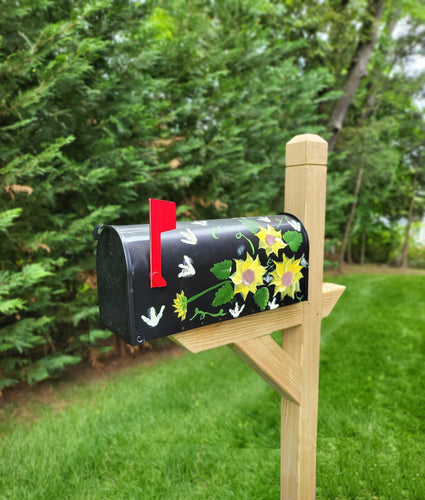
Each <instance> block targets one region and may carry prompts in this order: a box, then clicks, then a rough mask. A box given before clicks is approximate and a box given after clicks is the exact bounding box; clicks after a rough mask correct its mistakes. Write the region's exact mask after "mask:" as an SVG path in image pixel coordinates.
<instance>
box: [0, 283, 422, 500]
mask: <svg viewBox="0 0 425 500" xmlns="http://www.w3.org/2000/svg"><path fill="white" fill-rule="evenodd" d="M331 281H336V282H339V283H343V284H345V285H346V286H347V290H346V292H345V293H344V294H343V296H342V298H341V299H340V301H339V303H338V305H337V306H336V308H335V310H334V311H333V312H332V314H331V316H330V317H329V318H327V319H325V320H324V321H323V328H322V349H321V372H320V403H319V429H318V451H317V498H318V499H319V500H320V499H334V498H338V499H339V500H341V499H352V498H359V499H373V498H378V499H379V500H384V499H394V500H398V499H404V498H405V499H418V500H419V499H424V498H425V391H424V388H423V382H424V372H425V307H424V297H425V278H424V277H422V276H394V275H350V276H346V277H343V278H335V279H332V280H331ZM52 387H53V388H54V390H55V391H56V392H55V395H54V397H53V398H52V404H48V405H42V404H36V403H33V404H32V405H31V406H30V408H29V409H28V411H30V413H31V416H30V417H26V418H22V417H21V418H19V419H16V418H15V417H14V415H15V413H14V408H13V407H6V409H4V410H3V415H2V421H1V423H0V499H11V500H15V499H19V500H21V499H55V500H56V499H84V500H85V499H173V500H174V499H181V500H190V499H194V498H202V499H204V498H205V499H232V498H235V499H277V498H279V474H280V465H279V461H280V450H279V446H280V405H279V397H278V396H277V394H275V393H274V392H273V391H272V389H270V388H269V387H268V386H267V385H266V384H265V383H264V382H263V381H262V380H261V379H260V378H259V377H258V376H257V375H256V374H255V373H254V372H253V371H252V370H250V369H249V368H248V367H247V366H245V365H244V364H243V363H242V362H241V361H240V360H239V359H238V358H237V357H236V356H235V355H234V354H233V353H232V352H231V351H230V350H228V349H226V348H220V349H215V350H213V351H209V352H206V353H201V354H198V355H191V354H185V355H184V356H183V357H181V358H179V359H170V360H168V361H161V362H159V363H158V364H156V365H154V366H151V367H133V368H129V369H128V370H126V371H125V372H123V373H119V374H118V373H117V374H116V375H115V376H113V377H112V378H105V379H103V380H98V381H96V382H91V383H88V384H74V385H69V386H68V387H65V388H63V387H62V386H61V388H60V389H57V388H56V386H55V385H54V384H53V383H52Z"/></svg>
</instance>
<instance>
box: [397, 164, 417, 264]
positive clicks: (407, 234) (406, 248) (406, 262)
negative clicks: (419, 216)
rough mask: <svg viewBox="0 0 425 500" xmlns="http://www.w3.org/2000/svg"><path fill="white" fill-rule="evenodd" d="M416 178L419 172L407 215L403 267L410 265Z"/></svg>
mask: <svg viewBox="0 0 425 500" xmlns="http://www.w3.org/2000/svg"><path fill="white" fill-rule="evenodd" d="M416 178H417V174H415V176H414V178H413V190H412V197H411V198H410V205H409V213H408V216H407V224H406V232H405V234H404V243H403V250H402V252H401V264H400V267H401V268H402V269H406V268H407V266H408V259H407V254H408V251H409V238H410V230H411V228H412V222H413V207H414V205H415V198H416Z"/></svg>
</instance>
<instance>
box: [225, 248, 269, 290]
mask: <svg viewBox="0 0 425 500" xmlns="http://www.w3.org/2000/svg"><path fill="white" fill-rule="evenodd" d="M235 263H236V271H235V272H234V273H233V274H232V276H230V279H231V280H232V281H233V283H234V284H235V289H234V293H233V295H236V294H237V293H240V294H241V295H242V297H243V298H244V300H245V299H246V296H247V295H248V292H251V293H255V292H256V290H257V286H260V285H262V284H263V276H264V274H265V272H266V270H265V268H264V267H263V266H262V265H261V264H260V262H259V260H258V255H257V257H256V259H255V260H253V258H252V257H251V256H250V255H249V254H247V256H246V260H239V259H235Z"/></svg>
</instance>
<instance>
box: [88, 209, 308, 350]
mask: <svg viewBox="0 0 425 500" xmlns="http://www.w3.org/2000/svg"><path fill="white" fill-rule="evenodd" d="M161 244H162V245H161V246H162V275H163V277H164V278H165V280H166V281H167V285H166V286H165V287H163V288H151V287H150V276H149V273H150V262H149V258H150V256H149V225H137V226H104V227H103V229H102V230H101V232H100V235H99V236H98V245H97V257H96V261H97V279H98V295H99V309H100V319H101V321H102V323H103V324H104V325H105V326H106V327H107V328H109V329H110V330H112V331H113V332H115V333H117V334H118V335H120V336H121V337H122V338H123V339H124V340H126V341H127V342H129V343H130V344H132V345H136V344H140V343H142V342H143V341H144V340H150V339H155V338H159V337H165V336H167V335H172V334H175V333H179V332H181V331H183V330H190V329H193V328H198V327H201V326H205V325H209V324H212V323H217V322H220V321H225V320H230V319H233V318H237V317H241V316H244V315H248V314H253V313H259V312H261V311H264V310H267V309H275V308H277V307H281V306H285V305H289V304H293V303H296V302H299V301H303V300H307V290H308V259H309V244H308V236H307V233H306V231H305V229H304V227H303V225H302V224H301V222H300V221H299V220H298V219H297V218H296V217H294V216H292V215H289V214H282V215H272V216H268V217H247V218H240V219H218V220H209V221H195V222H191V221H189V222H178V223H177V227H176V229H175V230H172V231H167V232H164V233H163V234H162V238H161Z"/></svg>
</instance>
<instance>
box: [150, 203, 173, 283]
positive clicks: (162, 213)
mask: <svg viewBox="0 0 425 500" xmlns="http://www.w3.org/2000/svg"><path fill="white" fill-rule="evenodd" d="M172 229H176V204H175V203H174V202H172V201H164V200H156V199H153V198H150V199H149V233H150V241H149V245H150V267H151V272H150V283H151V288H160V287H164V286H167V282H166V281H165V279H164V278H163V276H162V266H161V233H163V232H164V231H171V230H172Z"/></svg>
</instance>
